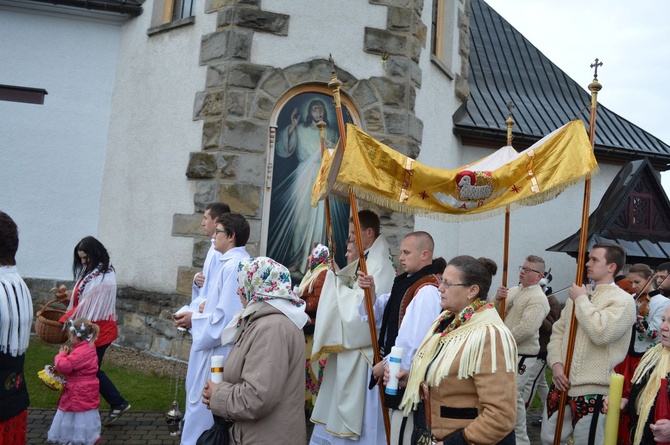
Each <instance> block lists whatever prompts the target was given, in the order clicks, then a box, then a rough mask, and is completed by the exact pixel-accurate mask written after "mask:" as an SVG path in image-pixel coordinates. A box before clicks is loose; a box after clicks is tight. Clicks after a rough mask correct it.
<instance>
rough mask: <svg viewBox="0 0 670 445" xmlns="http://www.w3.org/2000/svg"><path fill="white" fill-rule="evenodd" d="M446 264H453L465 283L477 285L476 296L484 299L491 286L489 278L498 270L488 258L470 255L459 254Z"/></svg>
mask: <svg viewBox="0 0 670 445" xmlns="http://www.w3.org/2000/svg"><path fill="white" fill-rule="evenodd" d="M448 266H454V267H456V268H458V269H459V270H460V272H461V279H462V280H463V281H464V282H465V284H467V285H469V286H472V285H477V286H479V294H478V295H477V298H479V299H480V300H486V297H487V296H488V292H489V289H490V288H491V278H492V277H493V275H495V274H496V272H498V265H497V264H496V263H495V261H493V260H490V259H488V258H479V259H477V258H474V257H471V256H470V255H461V256H457V257H455V258H452V259H451V261H449V264H448Z"/></svg>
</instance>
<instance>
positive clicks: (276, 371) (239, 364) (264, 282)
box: [203, 257, 308, 445]
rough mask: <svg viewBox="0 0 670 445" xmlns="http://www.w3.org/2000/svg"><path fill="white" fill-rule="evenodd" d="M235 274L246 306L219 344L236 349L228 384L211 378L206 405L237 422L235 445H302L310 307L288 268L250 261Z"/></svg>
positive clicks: (232, 435) (229, 365)
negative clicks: (293, 287)
mask: <svg viewBox="0 0 670 445" xmlns="http://www.w3.org/2000/svg"><path fill="white" fill-rule="evenodd" d="M238 271H239V272H238V284H239V290H238V294H239V295H240V299H241V301H242V305H243V306H244V309H243V310H242V312H240V314H238V316H235V317H233V321H232V322H231V324H230V325H228V327H226V329H225V330H224V332H223V336H222V339H221V340H222V343H224V344H227V343H230V342H234V343H235V345H234V347H233V349H232V350H231V351H230V354H229V355H228V359H227V360H226V363H225V366H224V371H223V383H220V384H215V383H213V382H212V381H211V380H210V381H208V382H207V386H206V387H205V390H204V392H203V403H205V404H207V405H208V406H209V408H210V409H211V410H212V413H213V414H214V415H215V416H220V417H223V418H224V419H227V420H230V421H232V426H231V427H230V430H229V432H230V439H231V443H234V444H239V445H241V444H253V445H263V444H272V445H281V444H286V445H288V444H301V443H305V435H306V432H305V414H304V400H305V374H304V366H305V337H304V335H303V331H302V328H303V326H304V325H305V323H306V322H307V319H308V317H307V315H306V314H305V303H304V302H303V301H302V300H301V299H299V298H298V297H296V296H295V294H294V293H293V291H292V290H291V277H290V273H289V271H288V269H286V267H284V266H282V265H281V264H279V263H277V262H275V261H274V260H272V259H270V258H266V257H259V258H248V259H245V260H243V261H242V262H240V265H239V266H238Z"/></svg>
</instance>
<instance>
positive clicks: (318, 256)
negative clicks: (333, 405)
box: [298, 244, 330, 414]
mask: <svg viewBox="0 0 670 445" xmlns="http://www.w3.org/2000/svg"><path fill="white" fill-rule="evenodd" d="M329 254H330V251H329V250H328V248H327V247H326V246H324V245H323V244H318V245H317V246H316V247H315V248H314V250H313V251H312V253H311V254H310V256H309V261H308V264H309V267H308V270H307V273H306V274H305V276H304V277H303V279H302V281H301V282H300V286H298V296H299V297H300V298H302V299H303V300H305V304H306V308H305V312H306V313H307V315H308V316H309V321H308V322H307V324H306V325H305V327H304V328H303V331H304V332H305V342H306V348H307V351H306V353H307V355H306V359H305V411H306V412H307V413H308V414H311V412H312V408H313V407H314V404H315V403H316V396H317V394H318V393H319V386H320V385H321V380H322V379H323V368H324V367H325V366H326V359H325V358H321V359H320V360H319V363H318V364H316V365H315V368H316V374H315V372H314V370H313V369H312V362H311V360H310V357H311V356H312V345H313V344H314V321H315V320H316V310H317V308H318V306H319V297H321V289H322V288H323V283H324V282H325V281H326V272H327V271H328V256H329Z"/></svg>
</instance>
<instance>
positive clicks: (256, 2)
mask: <svg viewBox="0 0 670 445" xmlns="http://www.w3.org/2000/svg"><path fill="white" fill-rule="evenodd" d="M236 5H245V6H257V7H260V5H261V0H206V1H205V12H213V11H216V10H217V9H219V8H224V7H226V6H236Z"/></svg>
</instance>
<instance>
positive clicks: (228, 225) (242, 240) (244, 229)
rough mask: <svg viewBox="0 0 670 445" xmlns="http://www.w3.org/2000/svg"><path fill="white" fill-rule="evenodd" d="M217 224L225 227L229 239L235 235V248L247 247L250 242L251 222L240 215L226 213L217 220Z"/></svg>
mask: <svg viewBox="0 0 670 445" xmlns="http://www.w3.org/2000/svg"><path fill="white" fill-rule="evenodd" d="M216 223H217V224H221V225H222V226H223V230H225V231H226V235H228V237H231V236H233V234H235V247H240V246H246V245H247V241H249V232H250V231H251V228H250V227H249V222H247V220H246V218H244V216H242V215H240V214H239V213H224V214H223V215H221V216H220V217H219V218H217V219H216Z"/></svg>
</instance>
